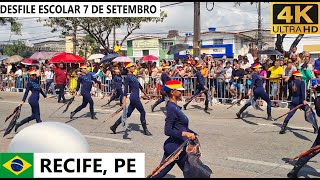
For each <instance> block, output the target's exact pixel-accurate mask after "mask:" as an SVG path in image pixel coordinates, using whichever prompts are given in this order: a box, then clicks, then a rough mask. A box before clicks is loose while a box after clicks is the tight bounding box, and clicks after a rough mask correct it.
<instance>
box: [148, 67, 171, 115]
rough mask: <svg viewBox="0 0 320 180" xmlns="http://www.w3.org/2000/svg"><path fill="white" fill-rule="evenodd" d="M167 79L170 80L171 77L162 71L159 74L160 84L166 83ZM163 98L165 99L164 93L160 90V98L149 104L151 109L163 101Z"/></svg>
mask: <svg viewBox="0 0 320 180" xmlns="http://www.w3.org/2000/svg"><path fill="white" fill-rule="evenodd" d="M169 80H171V78H170V77H169V76H168V74H167V73H165V72H162V74H161V81H162V85H163V86H164V85H165V84H166V83H167V81H169ZM165 99H166V94H165V93H164V92H162V91H161V98H160V99H158V100H157V101H156V102H155V103H154V105H152V106H151V109H152V111H153V109H154V108H155V107H156V106H157V105H159V104H160V103H162V102H164V101H165Z"/></svg>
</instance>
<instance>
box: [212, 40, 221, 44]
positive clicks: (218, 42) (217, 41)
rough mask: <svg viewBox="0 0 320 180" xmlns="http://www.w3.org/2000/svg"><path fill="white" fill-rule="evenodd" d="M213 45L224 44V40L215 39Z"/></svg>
mask: <svg viewBox="0 0 320 180" xmlns="http://www.w3.org/2000/svg"><path fill="white" fill-rule="evenodd" d="M213 44H223V39H214V40H213Z"/></svg>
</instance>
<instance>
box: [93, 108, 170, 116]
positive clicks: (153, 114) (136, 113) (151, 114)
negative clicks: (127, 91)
mask: <svg viewBox="0 0 320 180" xmlns="http://www.w3.org/2000/svg"><path fill="white" fill-rule="evenodd" d="M94 110H96V111H106V112H115V111H116V109H114V110H109V109H94ZM135 111H136V110H135ZM120 114H121V113H120ZM132 114H135V115H140V113H139V112H135V113H132ZM146 115H147V116H149V115H150V116H161V117H166V116H165V115H163V114H156V113H147V112H146Z"/></svg>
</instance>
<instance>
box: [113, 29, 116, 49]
mask: <svg viewBox="0 0 320 180" xmlns="http://www.w3.org/2000/svg"><path fill="white" fill-rule="evenodd" d="M115 45H116V26H113V48H114V46H115Z"/></svg>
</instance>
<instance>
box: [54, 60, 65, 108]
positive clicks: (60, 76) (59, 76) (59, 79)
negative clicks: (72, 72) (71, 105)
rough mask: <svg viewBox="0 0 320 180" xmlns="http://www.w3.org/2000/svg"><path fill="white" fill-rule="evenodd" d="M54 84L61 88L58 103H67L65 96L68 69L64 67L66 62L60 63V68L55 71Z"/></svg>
mask: <svg viewBox="0 0 320 180" xmlns="http://www.w3.org/2000/svg"><path fill="white" fill-rule="evenodd" d="M53 81H54V84H55V85H56V87H57V88H58V89H59V96H58V103H61V100H62V102H63V103H66V102H67V100H66V98H65V97H64V89H65V86H66V83H67V70H66V69H65V68H64V64H63V63H60V64H59V68H57V69H56V70H55V71H54V80H53Z"/></svg>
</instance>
